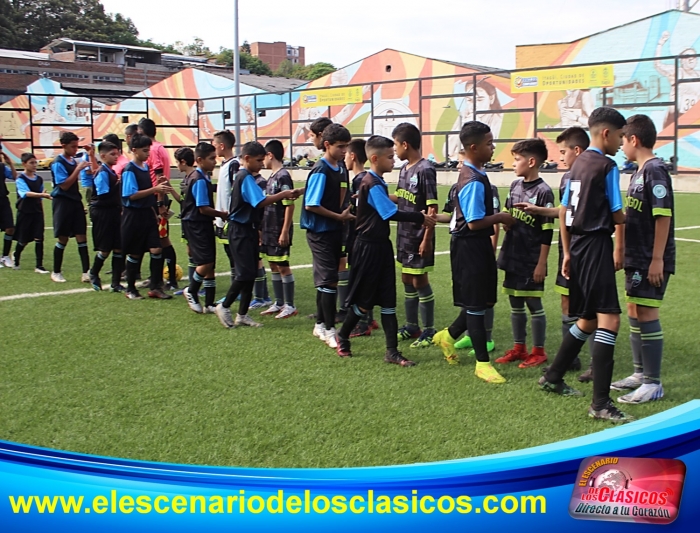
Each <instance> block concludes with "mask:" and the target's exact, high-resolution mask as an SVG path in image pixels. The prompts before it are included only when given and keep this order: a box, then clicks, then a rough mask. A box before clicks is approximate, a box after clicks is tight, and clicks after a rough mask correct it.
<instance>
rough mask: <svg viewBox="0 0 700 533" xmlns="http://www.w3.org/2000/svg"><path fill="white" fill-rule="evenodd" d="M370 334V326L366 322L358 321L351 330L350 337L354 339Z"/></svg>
mask: <svg viewBox="0 0 700 533" xmlns="http://www.w3.org/2000/svg"><path fill="white" fill-rule="evenodd" d="M370 335H372V328H371V327H370V326H369V324H367V323H366V322H358V323H357V326H355V328H354V329H353V330H352V333H350V338H351V339H354V338H355V337H369V336H370Z"/></svg>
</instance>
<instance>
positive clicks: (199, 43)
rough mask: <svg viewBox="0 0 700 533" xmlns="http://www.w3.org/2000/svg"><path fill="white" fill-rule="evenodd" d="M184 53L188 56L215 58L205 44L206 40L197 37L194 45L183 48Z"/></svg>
mask: <svg viewBox="0 0 700 533" xmlns="http://www.w3.org/2000/svg"><path fill="white" fill-rule="evenodd" d="M182 53H183V54H185V55H188V56H206V57H213V56H214V54H213V53H212V51H211V50H209V47H208V46H206V45H205V44H204V39H201V38H199V37H195V38H194V41H193V42H192V43H190V44H187V45H185V46H183V47H182Z"/></svg>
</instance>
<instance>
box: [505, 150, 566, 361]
mask: <svg viewBox="0 0 700 533" xmlns="http://www.w3.org/2000/svg"><path fill="white" fill-rule="evenodd" d="M511 153H512V154H513V158H514V162H513V169H514V170H515V175H516V176H518V179H516V180H515V181H514V182H513V183H512V184H511V186H510V192H509V193H508V198H507V199H506V205H505V208H506V210H507V211H508V212H509V213H510V214H511V215H512V216H513V218H515V219H516V223H515V224H513V226H511V228H510V229H509V230H508V231H507V232H506V235H505V239H504V240H503V245H502V246H501V253H500V254H499V257H498V267H499V268H500V269H501V270H504V271H505V273H506V275H505V280H504V281H503V294H507V295H508V298H509V300H510V309H511V315H510V320H511V325H512V328H513V340H514V345H513V348H512V349H511V350H508V351H507V352H506V354H505V355H504V356H503V357H499V358H498V359H496V363H499V364H507V363H511V362H513V361H521V363H520V364H519V365H518V366H519V367H520V368H530V367H535V366H539V365H541V364H543V363H544V362H546V361H547V354H546V353H545V351H544V342H545V335H546V333H547V317H546V315H545V312H544V307H543V305H542V296H543V295H544V280H545V277H546V276H547V259H548V257H549V248H550V247H551V245H552V234H553V233H554V220H553V219H552V218H550V217H547V216H541V215H531V214H528V213H526V212H524V211H523V210H522V209H521V208H520V207H518V206H520V205H522V204H532V205H537V206H540V207H546V208H550V209H553V208H554V194H553V193H552V189H550V187H549V185H547V184H546V183H545V182H544V180H543V179H542V178H541V177H540V166H541V165H542V163H543V162H544V161H546V159H547V145H546V144H545V143H544V141H543V140H542V139H527V140H524V141H519V142H517V143H515V144H514V145H513V149H512V150H511ZM525 306H527V308H528V309H529V310H530V315H531V322H532V346H533V347H532V353H528V350H527V345H526V338H527V312H526V311H525Z"/></svg>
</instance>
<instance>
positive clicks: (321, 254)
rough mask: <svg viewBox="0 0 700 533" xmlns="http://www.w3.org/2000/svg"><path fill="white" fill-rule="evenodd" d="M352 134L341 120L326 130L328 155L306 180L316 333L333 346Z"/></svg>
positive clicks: (303, 223)
mask: <svg viewBox="0 0 700 533" xmlns="http://www.w3.org/2000/svg"><path fill="white" fill-rule="evenodd" d="M351 139H352V137H351V135H350V132H349V131H348V130H347V129H346V128H345V127H344V126H341V125H340V124H331V125H330V126H328V127H326V129H324V130H323V145H324V148H325V154H324V156H323V157H322V158H321V159H320V160H319V161H318V162H317V163H316V165H314V167H313V169H311V173H310V174H309V177H308V178H307V180H306V188H305V190H306V193H305V195H304V202H303V209H304V210H303V211H302V213H301V224H300V225H301V228H302V229H305V230H307V231H306V240H307V242H308V243H309V247H310V248H311V255H312V257H313V276H314V286H315V287H316V290H317V291H318V292H317V295H316V325H315V326H314V331H313V334H314V336H315V337H318V338H320V339H321V340H322V341H323V342H325V343H326V344H327V345H328V346H330V347H331V348H333V349H336V348H337V347H338V344H337V342H336V331H335V317H336V316H335V315H336V307H335V304H336V293H337V287H338V265H339V264H340V257H341V253H342V232H343V223H344V222H346V221H348V220H352V219H353V218H354V216H353V215H351V214H350V207H349V206H348V207H347V209H345V210H343V204H344V201H345V194H346V192H347V190H348V173H347V169H346V168H345V165H341V164H340V162H341V161H342V160H343V159H345V153H346V152H347V149H348V144H349V143H350V141H351Z"/></svg>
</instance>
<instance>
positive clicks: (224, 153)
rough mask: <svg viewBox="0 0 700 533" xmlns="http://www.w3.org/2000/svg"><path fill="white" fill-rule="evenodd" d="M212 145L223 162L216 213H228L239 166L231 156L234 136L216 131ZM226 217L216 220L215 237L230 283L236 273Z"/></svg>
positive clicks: (220, 171)
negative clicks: (219, 245) (221, 250)
mask: <svg viewBox="0 0 700 533" xmlns="http://www.w3.org/2000/svg"><path fill="white" fill-rule="evenodd" d="M212 144H213V145H214V147H215V148H216V157H222V158H223V159H224V161H223V162H222V163H221V166H220V167H219V179H218V181H217V184H216V206H215V209H216V210H217V211H223V212H226V213H228V208H229V206H230V205H231V189H232V187H233V180H234V178H235V177H236V174H238V171H239V170H240V168H241V165H240V163H239V161H238V159H236V158H235V157H234V155H233V148H234V146H236V136H235V135H234V134H233V133H231V132H230V131H229V130H222V131H217V132H216V133H214V138H213V139H212ZM225 226H226V217H224V218H217V219H216V237H217V239H218V241H219V242H220V243H221V244H222V245H223V247H224V252H225V253H226V257H228V261H229V265H230V267H231V283H233V282H234V281H235V279H236V272H235V270H234V268H233V257H232V256H231V249H230V248H229V245H228V237H227V233H226V230H225Z"/></svg>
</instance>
